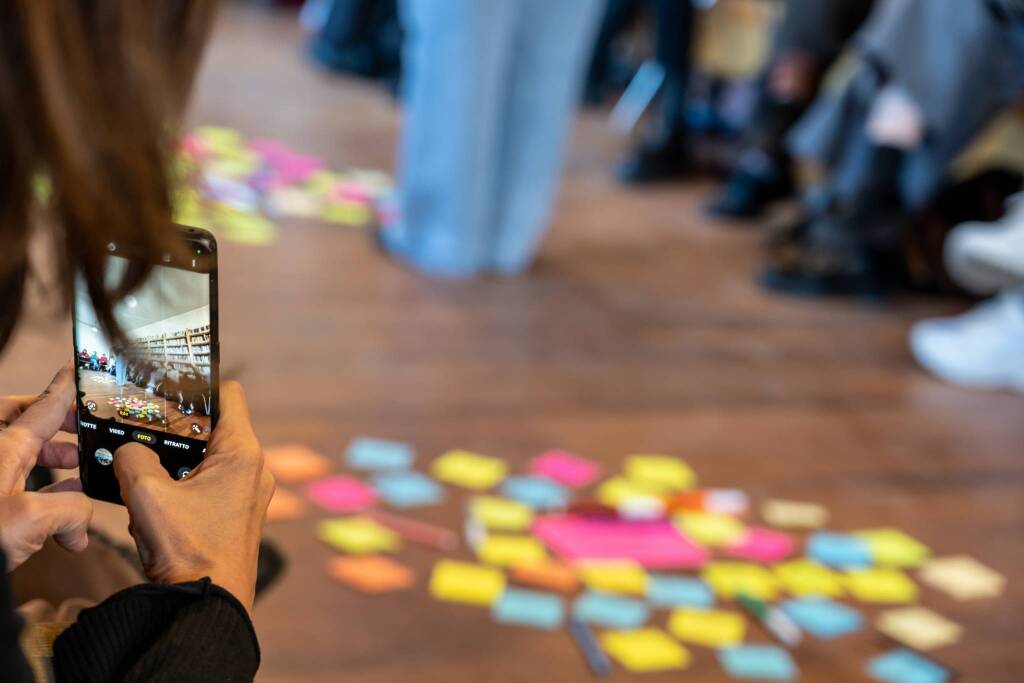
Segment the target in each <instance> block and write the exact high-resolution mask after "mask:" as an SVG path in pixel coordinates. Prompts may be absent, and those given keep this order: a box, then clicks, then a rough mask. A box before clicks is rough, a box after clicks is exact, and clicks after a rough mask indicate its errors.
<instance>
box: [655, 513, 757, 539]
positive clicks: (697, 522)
mask: <svg viewBox="0 0 1024 683" xmlns="http://www.w3.org/2000/svg"><path fill="white" fill-rule="evenodd" d="M673 521H674V522H675V523H676V524H677V525H678V526H679V528H680V529H682V531H683V533H685V534H686V535H687V536H688V537H689V538H692V539H693V540H695V541H697V542H698V543H702V544H704V545H708V546H723V545H729V544H732V543H737V542H739V541H740V539H741V538H742V537H743V535H744V533H745V532H746V529H745V527H744V526H743V523H742V522H741V521H739V520H738V519H736V518H735V517H731V516H729V515H718V514H714V513H711V512H681V513H679V514H677V515H676V516H675V517H674V518H673Z"/></svg>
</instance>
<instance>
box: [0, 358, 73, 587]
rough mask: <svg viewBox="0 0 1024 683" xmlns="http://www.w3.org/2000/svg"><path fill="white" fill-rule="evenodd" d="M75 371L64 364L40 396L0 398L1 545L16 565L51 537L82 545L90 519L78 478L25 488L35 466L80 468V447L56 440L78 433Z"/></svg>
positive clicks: (70, 547) (11, 565) (9, 565)
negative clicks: (60, 434)
mask: <svg viewBox="0 0 1024 683" xmlns="http://www.w3.org/2000/svg"><path fill="white" fill-rule="evenodd" d="M74 400H75V370H74V368H73V367H72V366H71V365H67V366H66V367H64V368H63V369H62V370H61V371H60V372H58V373H57V375H56V376H55V377H54V378H53V381H52V382H50V386H48V387H47V388H46V390H45V391H43V393H42V394H40V395H39V396H37V397H31V396H5V397H3V398H0V546H2V547H3V550H4V554H5V555H6V556H7V569H8V571H9V570H12V569H14V568H15V567H17V566H18V565H20V564H21V563H22V562H24V561H25V560H27V559H28V558H29V557H31V556H32V554H34V553H35V552H36V551H38V550H39V549H40V548H41V547H42V546H43V542H45V541H46V539H47V538H49V537H50V536H53V537H54V540H56V541H57V543H59V544H60V545H62V546H63V547H64V548H66V549H68V550H73V551H80V550H84V549H85V547H86V546H87V545H88V544H89V538H88V536H87V534H86V532H87V530H88V528H89V521H90V520H91V519H92V503H91V502H90V501H89V499H88V498H86V497H85V496H84V495H82V493H80V491H81V488H82V485H81V482H80V481H79V480H77V479H68V480H65V481H62V482H58V483H56V484H54V485H52V486H48V487H46V488H45V489H43V490H42V491H39V492H36V493H29V492H26V491H25V479H26V478H27V477H28V473H29V472H30V471H31V470H32V468H33V467H35V466H36V465H43V466H44V467H56V468H59V469H73V468H75V467H78V447H77V446H76V445H75V444H74V443H73V442H70V441H61V440H59V439H54V437H55V436H56V435H57V432H58V431H60V430H63V431H65V432H70V433H74V432H75V413H74V409H73V408H74Z"/></svg>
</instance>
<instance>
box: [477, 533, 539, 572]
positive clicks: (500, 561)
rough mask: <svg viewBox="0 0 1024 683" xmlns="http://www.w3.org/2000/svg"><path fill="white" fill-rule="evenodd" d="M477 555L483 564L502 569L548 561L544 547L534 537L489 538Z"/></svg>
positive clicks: (481, 544)
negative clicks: (494, 565)
mask: <svg viewBox="0 0 1024 683" xmlns="http://www.w3.org/2000/svg"><path fill="white" fill-rule="evenodd" d="M476 553H477V557H479V558H480V560H481V561H482V562H486V563H487V564H496V565H498V566H501V567H514V566H517V565H529V564H541V563H543V562H546V561H547V559H548V553H547V550H545V549H544V545H543V544H542V543H541V542H540V541H538V540H537V539H536V538H534V537H533V536H487V537H485V538H484V540H483V542H482V543H480V545H479V546H478V547H477V550H476Z"/></svg>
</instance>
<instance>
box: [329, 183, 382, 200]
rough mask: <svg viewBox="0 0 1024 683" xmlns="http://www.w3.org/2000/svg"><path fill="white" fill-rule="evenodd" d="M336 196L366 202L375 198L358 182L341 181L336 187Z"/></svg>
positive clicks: (341, 198)
mask: <svg viewBox="0 0 1024 683" xmlns="http://www.w3.org/2000/svg"><path fill="white" fill-rule="evenodd" d="M334 196H335V198H337V199H340V200H342V201H346V202H359V203H364V204H365V203H367V202H370V201H372V200H373V195H371V194H370V192H369V190H367V189H366V188H365V187H364V186H362V185H359V184H358V183H339V184H338V185H337V186H335V188H334Z"/></svg>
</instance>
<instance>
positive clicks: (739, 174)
mask: <svg viewBox="0 0 1024 683" xmlns="http://www.w3.org/2000/svg"><path fill="white" fill-rule="evenodd" d="M792 195H793V179H792V177H791V176H790V174H789V173H777V174H772V175H769V176H763V175H758V174H754V173H750V172H747V171H744V170H742V169H740V170H738V171H736V172H735V173H733V174H732V176H731V177H730V178H729V181H728V182H727V183H726V184H725V187H724V188H723V189H722V193H721V194H720V195H719V196H718V198H717V199H716V200H714V201H713V202H711V204H710V205H708V208H707V211H708V213H709V214H711V215H712V216H717V217H719V218H739V219H751V218H757V217H758V216H760V215H761V213H763V212H764V209H765V207H767V206H768V205H769V204H771V203H772V202H775V201H778V200H780V199H786V198H787V197H791V196H792Z"/></svg>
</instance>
